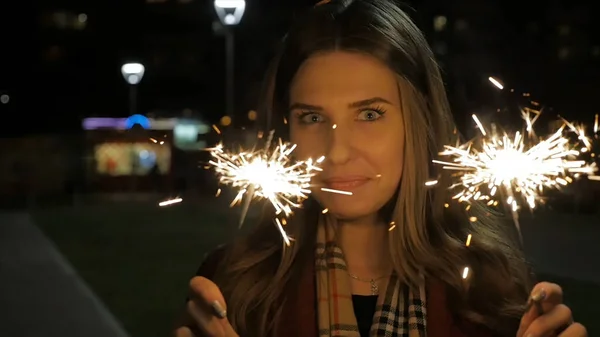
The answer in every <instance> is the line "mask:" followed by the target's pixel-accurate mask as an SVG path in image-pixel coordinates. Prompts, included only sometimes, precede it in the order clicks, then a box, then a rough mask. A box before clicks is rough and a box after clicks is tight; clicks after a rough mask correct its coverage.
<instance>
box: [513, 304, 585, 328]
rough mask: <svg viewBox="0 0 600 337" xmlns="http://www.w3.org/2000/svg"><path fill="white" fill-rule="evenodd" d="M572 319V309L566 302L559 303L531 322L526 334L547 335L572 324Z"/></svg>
mask: <svg viewBox="0 0 600 337" xmlns="http://www.w3.org/2000/svg"><path fill="white" fill-rule="evenodd" d="M572 321H573V317H572V315H571V309H569V307H567V306H566V305H564V304H559V305H557V306H555V307H554V308H553V309H552V310H550V311H548V312H547V313H545V314H543V315H541V316H540V317H538V318H536V319H535V320H534V321H533V322H531V324H530V325H529V327H528V328H527V330H526V331H525V336H547V335H549V334H552V333H554V332H555V331H556V330H558V329H560V328H561V327H564V326H566V325H568V324H571V322H572Z"/></svg>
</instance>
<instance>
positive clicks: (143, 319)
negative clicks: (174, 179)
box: [34, 204, 232, 337]
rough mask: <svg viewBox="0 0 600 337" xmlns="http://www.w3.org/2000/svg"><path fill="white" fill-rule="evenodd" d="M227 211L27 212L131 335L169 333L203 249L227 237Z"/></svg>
mask: <svg viewBox="0 0 600 337" xmlns="http://www.w3.org/2000/svg"><path fill="white" fill-rule="evenodd" d="M207 209H208V210H207ZM229 213H231V212H225V211H215V210H214V209H210V208H207V207H202V206H201V205H200V206H197V205H183V204H182V205H175V206H172V207H165V208H158V207H155V206H144V205H110V206H96V207H82V208H62V209H51V210H43V211H38V212H36V213H35V214H34V218H35V220H36V223H37V224H38V226H39V227H40V228H41V229H42V230H43V231H44V232H45V233H46V235H48V236H49V237H50V238H51V239H52V240H53V241H54V242H55V243H56V244H57V246H58V248H59V249H60V251H61V252H62V253H63V254H64V255H65V256H66V257H67V258H68V259H69V261H70V262H71V263H72V264H73V266H74V267H75V269H76V270H77V271H78V272H79V274H80V275H81V276H82V277H83V279H84V280H85V281H86V282H87V283H88V284H89V285H90V287H91V288H92V289H93V290H94V292H95V293H96V294H97V295H98V296H99V297H100V299H101V300H102V301H103V302H104V303H105V304H106V305H107V306H108V308H109V309H110V310H111V311H112V313H113V314H114V315H115V316H116V317H117V319H119V320H120V321H121V322H122V324H123V326H124V328H125V329H126V330H127V331H128V332H129V333H130V334H131V336H132V337H142V336H143V337H153V336H156V337H158V336H168V335H169V331H170V330H171V328H172V325H173V322H174V320H175V316H176V315H177V314H178V313H179V312H180V310H181V309H182V308H183V305H184V301H185V296H186V291H187V284H188V281H189V279H190V277H191V276H193V274H194V272H195V271H196V268H197V267H198V266H199V264H200V263H201V262H202V258H203V255H204V253H206V252H207V251H209V250H211V249H213V248H214V247H216V246H217V245H219V244H220V243H222V242H224V241H226V240H227V232H228V231H227V228H226V224H228V223H229V224H231V223H232V221H231V220H230V219H231V214H229Z"/></svg>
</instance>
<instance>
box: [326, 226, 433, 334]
mask: <svg viewBox="0 0 600 337" xmlns="http://www.w3.org/2000/svg"><path fill="white" fill-rule="evenodd" d="M323 218H324V217H322V219H321V220H322V221H320V224H319V230H318V236H317V246H316V261H315V263H316V274H317V276H316V277H317V285H316V286H317V300H318V304H317V313H318V323H319V336H320V337H334V336H335V337H337V336H344V337H360V334H359V331H358V324H357V321H356V317H355V316H354V309H353V306H352V287H351V284H350V276H349V274H348V269H347V267H346V261H345V260H344V254H343V252H342V250H341V249H340V248H339V247H338V246H337V244H336V243H335V240H334V235H335V233H334V229H333V226H332V225H331V224H329V223H328V221H323V220H324V219H323ZM387 284H388V285H387V288H386V289H385V291H384V292H381V293H380V294H379V298H378V299H377V305H376V307H375V316H374V317H373V323H372V325H371V332H370V336H371V337H373V336H386V337H425V336H426V326H427V323H426V321H427V320H426V316H427V311H426V306H425V287H424V282H423V283H422V285H421V286H420V287H419V289H418V291H411V290H410V289H409V287H408V286H407V285H405V284H400V281H399V279H398V277H397V276H396V275H395V274H392V275H391V276H390V279H389V281H388V283H387Z"/></svg>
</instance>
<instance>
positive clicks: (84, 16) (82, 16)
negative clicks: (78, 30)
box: [77, 13, 88, 23]
mask: <svg viewBox="0 0 600 337" xmlns="http://www.w3.org/2000/svg"><path fill="white" fill-rule="evenodd" d="M87 19H88V16H87V14H85V13H81V14H79V15H78V16H77V20H78V21H79V22H81V23H84V22H86V21H87Z"/></svg>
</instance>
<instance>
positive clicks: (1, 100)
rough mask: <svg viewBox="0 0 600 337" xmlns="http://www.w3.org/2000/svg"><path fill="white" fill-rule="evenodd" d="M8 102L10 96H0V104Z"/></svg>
mask: <svg viewBox="0 0 600 337" xmlns="http://www.w3.org/2000/svg"><path fill="white" fill-rule="evenodd" d="M8 102H10V96H8V95H7V94H4V95H1V96H0V103H2V104H8Z"/></svg>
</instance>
